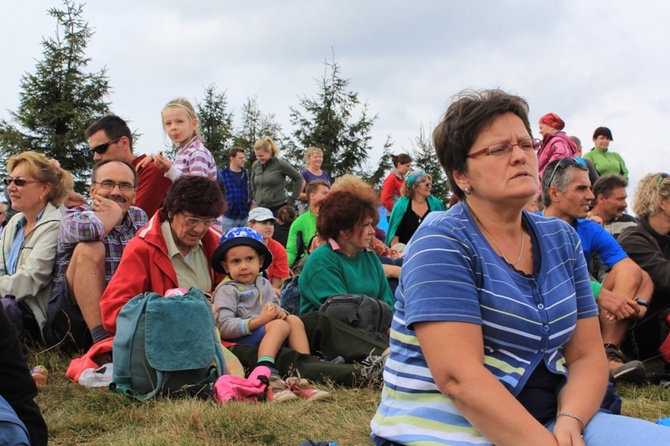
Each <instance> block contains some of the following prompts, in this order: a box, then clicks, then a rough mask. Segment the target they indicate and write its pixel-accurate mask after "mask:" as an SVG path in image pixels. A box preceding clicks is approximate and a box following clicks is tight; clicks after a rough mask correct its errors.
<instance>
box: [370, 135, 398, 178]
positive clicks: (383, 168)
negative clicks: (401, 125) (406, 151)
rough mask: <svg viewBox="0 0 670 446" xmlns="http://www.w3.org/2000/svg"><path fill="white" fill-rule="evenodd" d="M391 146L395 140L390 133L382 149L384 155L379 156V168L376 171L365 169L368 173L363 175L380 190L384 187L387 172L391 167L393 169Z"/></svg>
mask: <svg viewBox="0 0 670 446" xmlns="http://www.w3.org/2000/svg"><path fill="white" fill-rule="evenodd" d="M391 147H393V140H392V139H391V135H388V136H387V137H386V142H385V143H384V147H383V149H382V156H381V158H379V164H378V165H377V168H376V169H374V171H373V170H372V169H369V168H368V169H365V171H366V174H364V175H363V179H364V180H365V181H366V182H367V183H369V184H371V185H372V187H374V188H376V189H377V190H379V191H381V189H382V184H383V183H384V179H385V178H386V174H387V173H388V172H390V171H391V169H393V162H392V161H391V155H392V153H391ZM370 172H371V173H370Z"/></svg>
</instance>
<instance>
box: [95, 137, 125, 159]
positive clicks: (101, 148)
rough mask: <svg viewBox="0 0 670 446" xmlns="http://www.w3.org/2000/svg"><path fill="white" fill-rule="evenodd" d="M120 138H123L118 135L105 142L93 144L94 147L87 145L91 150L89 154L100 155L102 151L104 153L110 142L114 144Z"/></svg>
mask: <svg viewBox="0 0 670 446" xmlns="http://www.w3.org/2000/svg"><path fill="white" fill-rule="evenodd" d="M121 138H123V136H119V137H118V138H116V139H111V140H109V141H107V142H106V143H102V144H100V145H98V146H95V147H89V149H88V150H90V151H91V154H93V153H97V154H98V155H102V154H103V153H105V152H106V151H107V149H109V146H111V145H112V144H116V143H117V142H119V140H120V139H121Z"/></svg>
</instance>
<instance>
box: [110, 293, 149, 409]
mask: <svg viewBox="0 0 670 446" xmlns="http://www.w3.org/2000/svg"><path fill="white" fill-rule="evenodd" d="M152 294H155V293H144V294H140V295H137V296H135V297H134V298H132V299H131V300H129V301H128V302H127V303H126V305H124V306H123V308H122V311H120V312H119V315H118V316H117V321H116V326H117V331H116V336H115V337H114V344H113V345H115V346H119V347H120V346H122V345H125V346H126V347H120V348H113V351H114V350H116V351H118V352H120V351H127V352H129V351H131V349H130V346H131V345H132V344H133V340H134V338H135V333H136V332H137V324H138V323H139V322H140V319H142V317H141V315H142V314H143V313H145V312H146V307H147V305H148V303H149V299H150V298H151V295H152ZM132 360H133V358H131V355H130V354H128V355H121V354H119V355H115V356H114V381H113V382H112V383H110V384H109V390H110V391H111V392H114V393H124V394H126V395H128V396H132V397H135V396H134V392H133V391H132V390H131V387H130V384H131V381H130V369H131V367H130V365H131V363H132Z"/></svg>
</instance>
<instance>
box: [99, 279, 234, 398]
mask: <svg viewBox="0 0 670 446" xmlns="http://www.w3.org/2000/svg"><path fill="white" fill-rule="evenodd" d="M112 346H113V349H114V350H113V351H114V375H113V381H112V383H111V384H110V385H109V389H110V390H111V391H112V392H115V393H123V394H125V395H127V396H129V397H132V398H136V399H138V400H141V401H145V400H148V399H150V398H153V397H154V396H155V395H163V396H170V395H172V396H179V395H186V396H198V397H204V398H208V397H209V396H211V394H212V391H213V385H214V382H215V381H216V380H217V378H218V377H219V376H220V375H222V374H223V373H224V371H225V359H224V356H223V349H222V346H221V341H220V340H219V335H218V332H217V330H216V326H215V321H214V313H213V312H212V308H211V306H210V304H209V301H208V300H207V298H206V297H205V295H204V294H203V293H202V292H201V291H200V290H198V289H196V288H191V289H190V290H188V292H187V293H186V294H183V295H178V296H170V297H163V296H161V295H160V294H157V293H150V292H149V293H144V294H140V295H138V296H135V297H134V298H132V299H131V300H129V301H128V303H126V305H125V306H124V307H123V308H122V309H121V311H120V312H119V315H118V317H117V320H116V336H115V337H114V342H113V344H112Z"/></svg>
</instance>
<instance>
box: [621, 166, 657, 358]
mask: <svg viewBox="0 0 670 446" xmlns="http://www.w3.org/2000/svg"><path fill="white" fill-rule="evenodd" d="M633 211H635V215H637V217H638V218H639V222H638V223H637V225H635V226H629V227H627V228H625V229H624V230H623V231H622V232H621V234H620V235H619V238H618V239H617V241H618V242H619V244H620V245H621V247H622V248H623V249H624V251H626V253H627V254H628V255H629V256H630V258H631V259H633V260H634V261H635V263H637V264H638V265H639V266H640V268H642V269H643V270H645V271H646V272H647V273H648V274H649V275H650V276H651V280H652V281H653V282H654V294H653V295H652V298H651V301H650V302H649V309H648V310H647V314H646V315H645V317H644V319H642V320H640V321H638V322H637V325H636V326H635V331H634V334H635V341H636V343H637V347H638V349H639V354H640V359H647V358H651V357H655V356H656V355H658V348H659V340H660V339H661V325H660V324H659V323H658V320H657V317H658V315H659V314H661V313H662V312H664V311H666V310H667V309H668V308H670V295H669V294H668V292H669V291H670V175H668V174H667V173H652V174H649V175H647V176H645V177H644V178H642V180H640V182H639V183H638V185H637V189H636V190H635V196H634V197H633ZM663 321H664V322H665V323H668V322H670V320H667V319H666V317H664V318H663ZM666 344H667V345H666ZM661 352H662V353H664V355H666V357H667V355H670V341H668V340H666V342H665V343H664V346H663V347H661Z"/></svg>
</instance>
